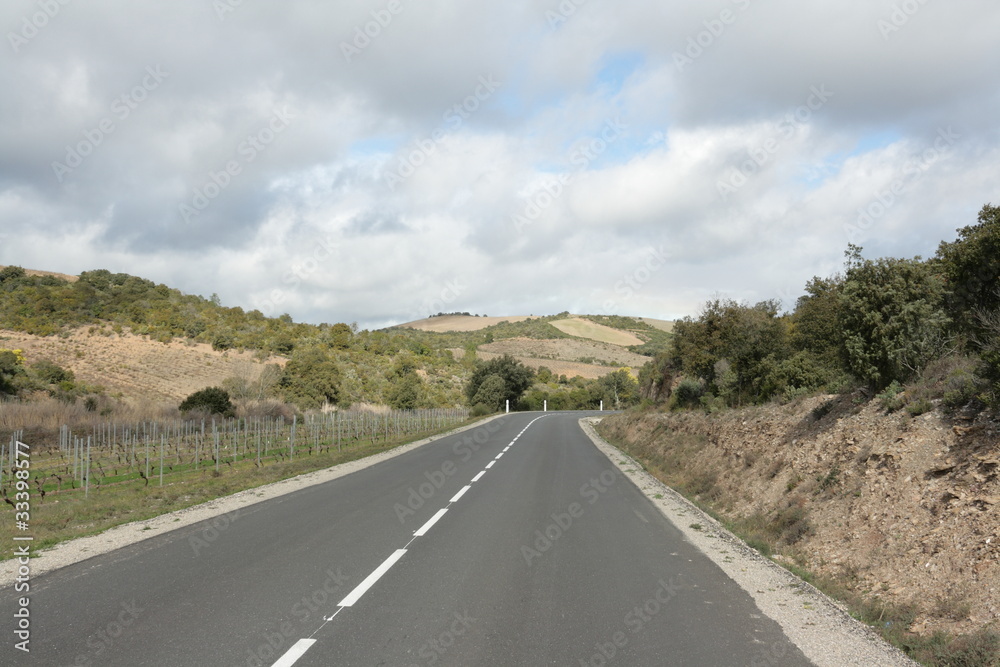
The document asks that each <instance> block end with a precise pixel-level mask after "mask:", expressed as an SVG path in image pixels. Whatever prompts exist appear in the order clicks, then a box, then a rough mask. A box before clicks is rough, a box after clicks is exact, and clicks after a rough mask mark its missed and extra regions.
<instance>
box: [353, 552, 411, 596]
mask: <svg viewBox="0 0 1000 667" xmlns="http://www.w3.org/2000/svg"><path fill="white" fill-rule="evenodd" d="M404 554H406V549H397V550H396V552H395V553H393V554H392V555H391V556H389V557H388V558H386V559H385V561H384V562H383V563H382V564H381V565H379V566H378V568H376V569H375V571H374V572H372V573H371V574H369V575H368V577H367V578H366V579H365V580H364V581H362V582H361V583H360V584H358V585H357V588H355V589H354V590H353V591H351V592H350V594H349V595H348V596H347V597H346V598H344V599H343V600H341V601H340V604H339V605H337V606H339V607H351V606H353V605H354V603H355V602H357V601H358V600H360V599H361V596H362V595H364V594H365V593H366V592H367V591H368V589H369V588H371V587H372V586H374V585H375V582H376V581H378V580H379V579H381V578H382V575H383V574H385V573H386V572H388V571H389V568H390V567H392V566H393V565H395V564H396V561H397V560H399V559H400V558H402V557H403V555H404Z"/></svg>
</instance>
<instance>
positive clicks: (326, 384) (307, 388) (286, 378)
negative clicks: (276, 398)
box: [279, 346, 341, 410]
mask: <svg viewBox="0 0 1000 667" xmlns="http://www.w3.org/2000/svg"><path fill="white" fill-rule="evenodd" d="M340 381H341V376H340V368H339V367H338V366H337V363H336V362H335V361H334V359H333V357H332V356H331V355H330V354H329V353H328V352H327V351H326V350H325V349H324V348H322V347H319V346H312V347H305V348H299V349H296V350H295V353H294V354H293V355H292V358H291V359H290V360H289V361H288V363H287V364H285V372H284V374H283V375H282V376H281V381H280V383H279V386H280V388H281V390H282V392H283V393H284V395H285V399H286V400H288V401H289V402H291V403H295V404H296V405H298V406H299V407H300V408H302V409H304V410H309V409H316V408H321V407H323V405H324V404H325V403H336V402H337V401H338V400H339V399H340Z"/></svg>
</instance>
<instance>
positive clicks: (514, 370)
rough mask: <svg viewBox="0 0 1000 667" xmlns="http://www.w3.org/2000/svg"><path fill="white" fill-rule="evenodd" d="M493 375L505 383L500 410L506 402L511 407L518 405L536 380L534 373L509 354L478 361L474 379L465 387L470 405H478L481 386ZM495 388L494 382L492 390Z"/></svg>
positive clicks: (473, 372) (473, 375)
mask: <svg viewBox="0 0 1000 667" xmlns="http://www.w3.org/2000/svg"><path fill="white" fill-rule="evenodd" d="M491 375H495V376H497V377H499V378H500V380H501V381H502V382H503V395H502V397H501V399H500V403H499V404H498V405H497V408H498V409H499V408H500V407H501V406H502V405H503V404H504V402H505V401H510V403H511V405H514V404H516V403H517V401H518V399H520V398H521V394H523V393H524V392H525V391H526V390H527V389H528V388H529V387H530V386H531V384H532V382H533V381H534V378H535V373H534V371H532V370H531V369H530V368H528V367H527V366H525V365H524V364H522V363H521V362H519V361H518V360H517V359H515V358H514V357H512V356H511V355H509V354H505V355H503V356H501V357H496V358H495V359H490V360H489V361H477V362H476V366H475V369H474V370H473V371H472V377H470V378H469V382H468V384H466V386H465V396H466V398H468V400H469V405H471V406H475V405H476V401H475V398H476V395H477V394H478V393H479V389H480V387H481V385H482V384H483V383H484V382H485V381H486V379H487V378H489V377H490V376H491ZM495 387H496V383H495V382H494V383H492V384H491V388H494V389H495Z"/></svg>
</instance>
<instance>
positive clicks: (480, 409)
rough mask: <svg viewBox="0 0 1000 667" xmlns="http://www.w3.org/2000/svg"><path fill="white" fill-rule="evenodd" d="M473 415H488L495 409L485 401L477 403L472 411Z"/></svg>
mask: <svg viewBox="0 0 1000 667" xmlns="http://www.w3.org/2000/svg"><path fill="white" fill-rule="evenodd" d="M470 414H471V415H472V416H473V417H485V416H486V415H489V414H493V410H490V408H489V406H488V405H486V404H485V403H477V404H476V405H474V406H472V411H471V413H470Z"/></svg>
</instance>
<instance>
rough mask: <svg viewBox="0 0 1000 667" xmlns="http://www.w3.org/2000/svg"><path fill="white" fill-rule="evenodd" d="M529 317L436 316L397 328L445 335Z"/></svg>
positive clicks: (521, 320) (480, 329)
mask: <svg viewBox="0 0 1000 667" xmlns="http://www.w3.org/2000/svg"><path fill="white" fill-rule="evenodd" d="M530 318H531V316H530V315H513V316H509V317H486V316H483V317H476V316H475V315H438V316H436V317H428V318H426V319H423V320H416V321H414V322H407V323H405V324H400V325H399V326H400V327H402V328H406V329H417V330H419V331H433V332H435V333H445V332H448V331H463V332H464V331H482V330H483V329H486V328H487V327H492V326H495V325H497V324H502V323H504V322H524V321H525V320H527V319H530Z"/></svg>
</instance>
